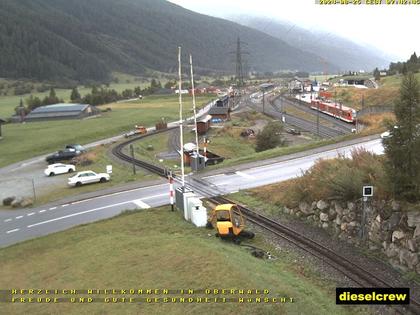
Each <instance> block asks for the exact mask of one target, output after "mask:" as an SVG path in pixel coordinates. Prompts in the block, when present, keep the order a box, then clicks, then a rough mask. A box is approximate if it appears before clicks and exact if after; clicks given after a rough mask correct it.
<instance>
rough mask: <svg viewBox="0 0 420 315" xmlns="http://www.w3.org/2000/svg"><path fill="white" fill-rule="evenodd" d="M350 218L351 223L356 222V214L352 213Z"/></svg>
mask: <svg viewBox="0 0 420 315" xmlns="http://www.w3.org/2000/svg"><path fill="white" fill-rule="evenodd" d="M348 217H349V219H350V221H354V220H355V219H356V212H350V213H349V215H348Z"/></svg>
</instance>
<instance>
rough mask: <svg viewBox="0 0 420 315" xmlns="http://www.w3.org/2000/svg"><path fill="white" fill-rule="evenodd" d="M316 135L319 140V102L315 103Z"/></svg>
mask: <svg viewBox="0 0 420 315" xmlns="http://www.w3.org/2000/svg"><path fill="white" fill-rule="evenodd" d="M316 135H317V136H318V138H319V102H318V101H317V102H316Z"/></svg>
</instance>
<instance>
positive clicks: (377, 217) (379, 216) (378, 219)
mask: <svg viewBox="0 0 420 315" xmlns="http://www.w3.org/2000/svg"><path fill="white" fill-rule="evenodd" d="M375 221H376V222H378V223H381V221H382V220H381V215H380V214H378V215H377V216H376V218H375Z"/></svg>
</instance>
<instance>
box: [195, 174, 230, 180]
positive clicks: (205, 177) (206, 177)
mask: <svg viewBox="0 0 420 315" xmlns="http://www.w3.org/2000/svg"><path fill="white" fill-rule="evenodd" d="M218 176H225V174H216V175H210V176H204V177H201V179H208V178H213V177H218Z"/></svg>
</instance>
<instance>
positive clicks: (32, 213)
mask: <svg viewBox="0 0 420 315" xmlns="http://www.w3.org/2000/svg"><path fill="white" fill-rule="evenodd" d="M34 214H35V212H31V213H28V214H27V216H28V217H30V216H31V215H34Z"/></svg>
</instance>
